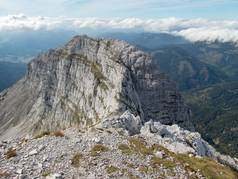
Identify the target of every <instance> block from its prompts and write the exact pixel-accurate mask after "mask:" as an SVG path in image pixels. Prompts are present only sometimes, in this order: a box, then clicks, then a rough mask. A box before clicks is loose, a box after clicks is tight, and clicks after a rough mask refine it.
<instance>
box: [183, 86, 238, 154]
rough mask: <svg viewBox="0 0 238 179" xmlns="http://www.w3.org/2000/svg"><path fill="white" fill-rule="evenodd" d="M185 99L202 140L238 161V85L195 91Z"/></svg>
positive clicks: (185, 96)
mask: <svg viewBox="0 0 238 179" xmlns="http://www.w3.org/2000/svg"><path fill="white" fill-rule="evenodd" d="M184 98H185V99H186V102H187V103H188V104H189V106H190V107H191V109H192V111H193V117H192V120H193V123H194V124H195V127H196V129H197V131H198V132H200V133H201V134H202V137H203V138H205V139H206V140H207V141H208V142H209V143H210V144H212V145H213V146H214V147H215V148H216V149H218V150H219V151H220V152H222V153H226V154H229V155H232V156H235V157H238V150H237V149H238V120H237V116H238V82H227V83H220V84H217V85H213V86H210V87H208V88H204V89H200V90H193V91H191V92H189V93H186V94H185V95H184Z"/></svg>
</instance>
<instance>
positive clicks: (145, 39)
mask: <svg viewBox="0 0 238 179" xmlns="http://www.w3.org/2000/svg"><path fill="white" fill-rule="evenodd" d="M97 36H99V37H106V38H113V39H121V40H124V41H127V42H128V43H130V44H132V45H135V46H137V47H141V48H143V49H147V50H149V49H150V50H154V49H157V48H160V47H164V46H169V45H179V44H188V43H189V44H190V42H189V41H187V40H186V39H184V38H183V37H180V36H174V35H171V34H167V33H148V32H144V33H139V32H138V33H136V32H124V33H123V32H114V33H110V32H108V33H103V34H98V35H97Z"/></svg>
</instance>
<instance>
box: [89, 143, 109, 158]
mask: <svg viewBox="0 0 238 179" xmlns="http://www.w3.org/2000/svg"><path fill="white" fill-rule="evenodd" d="M108 150H109V149H108V147H106V146H104V145H102V144H96V145H95V146H94V147H93V148H92V149H91V151H90V154H91V156H99V155H100V154H101V153H102V152H107V151H108Z"/></svg>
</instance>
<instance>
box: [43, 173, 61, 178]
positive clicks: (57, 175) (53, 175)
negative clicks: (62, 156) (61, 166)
mask: <svg viewBox="0 0 238 179" xmlns="http://www.w3.org/2000/svg"><path fill="white" fill-rule="evenodd" d="M46 179H63V176H62V175H61V174H59V173H55V174H52V175H50V176H47V177H46Z"/></svg>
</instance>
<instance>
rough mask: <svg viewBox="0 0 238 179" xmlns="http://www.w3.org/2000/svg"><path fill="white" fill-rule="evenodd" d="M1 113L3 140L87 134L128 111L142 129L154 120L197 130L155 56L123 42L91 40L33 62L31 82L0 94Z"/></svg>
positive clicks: (82, 38)
mask: <svg viewBox="0 0 238 179" xmlns="http://www.w3.org/2000/svg"><path fill="white" fill-rule="evenodd" d="M0 109H1V110H0V135H1V137H2V138H5V137H9V136H11V137H14V136H16V135H18V136H19V135H25V134H28V133H30V134H32V133H35V132H39V131H45V130H55V129H58V128H67V127H70V126H77V127H79V128H88V127H91V126H95V125H98V124H100V123H101V122H102V121H110V120H115V119H117V120H118V119H119V118H120V116H123V114H124V113H125V112H126V111H127V112H129V113H131V114H132V115H133V116H134V117H135V118H136V119H137V121H136V124H138V125H142V124H143V123H144V122H145V121H148V120H150V119H152V120H154V121H160V122H161V123H163V124H169V125H170V124H175V123H176V124H179V125H180V126H182V127H185V128H187V129H192V125H191V124H190V121H189V118H190V110H189V109H188V108H187V107H186V106H185V105H184V104H183V101H182V99H181V96H180V94H179V93H178V92H177V90H176V86H175V84H174V82H172V81H170V80H169V79H168V78H167V77H166V76H165V75H164V74H163V73H160V71H159V70H158V67H157V66H154V65H152V63H151V58H150V56H148V55H147V54H146V53H144V52H142V51H140V50H138V49H137V48H135V47H133V46H131V45H129V44H127V43H125V42H123V41H118V40H110V39H93V38H89V37H86V36H76V37H74V38H73V39H72V40H71V41H70V42H69V43H67V44H66V45H65V46H64V47H62V48H57V49H54V50H49V51H48V52H46V53H44V54H40V55H39V56H38V57H37V58H35V59H34V60H32V61H31V62H30V63H29V65H28V73H27V74H26V76H25V77H24V78H23V79H21V80H20V81H19V82H18V83H17V84H15V85H14V86H13V87H12V88H10V89H8V90H6V91H4V92H2V93H1V94H0ZM124 116H130V115H129V114H128V115H124ZM135 128H136V127H135ZM137 130H138V131H139V129H137ZM132 132H133V131H132ZM134 132H136V131H134Z"/></svg>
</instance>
